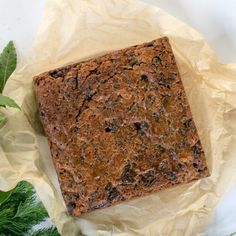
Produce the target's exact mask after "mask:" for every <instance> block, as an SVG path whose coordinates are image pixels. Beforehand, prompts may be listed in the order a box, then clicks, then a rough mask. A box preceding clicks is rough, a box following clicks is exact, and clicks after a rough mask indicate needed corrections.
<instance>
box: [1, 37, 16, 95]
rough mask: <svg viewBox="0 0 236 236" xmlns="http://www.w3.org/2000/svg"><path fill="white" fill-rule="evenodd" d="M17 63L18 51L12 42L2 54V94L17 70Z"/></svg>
mask: <svg viewBox="0 0 236 236" xmlns="http://www.w3.org/2000/svg"><path fill="white" fill-rule="evenodd" d="M16 63H17V58H16V49H15V46H14V44H13V42H12V41H10V42H9V43H8V44H7V46H6V47H5V48H4V49H3V52H2V53H1V54H0V93H2V91H3V88H4V86H5V84H6V82H7V80H8V78H9V77H10V75H11V74H12V72H13V71H14V70H15V68H16Z"/></svg>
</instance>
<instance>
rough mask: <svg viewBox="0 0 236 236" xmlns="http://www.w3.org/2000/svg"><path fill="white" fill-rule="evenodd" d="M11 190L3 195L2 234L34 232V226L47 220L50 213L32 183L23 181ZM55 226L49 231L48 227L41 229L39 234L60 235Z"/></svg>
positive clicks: (10, 235)
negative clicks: (7, 194) (8, 193)
mask: <svg viewBox="0 0 236 236" xmlns="http://www.w3.org/2000/svg"><path fill="white" fill-rule="evenodd" d="M11 191H12V192H11V194H10V195H9V196H6V195H5V192H4V194H3V196H2V197H1V199H2V203H1V204H0V236H1V235H5V236H13V235H14V236H23V235H25V236H27V235H28V236H29V235H31V234H32V227H33V226H34V225H37V224H40V223H41V222H43V221H45V220H46V219H47V218H48V213H47V211H46V209H45V208H44V206H43V204H42V202H40V201H39V200H38V198H37V196H36V193H35V191H34V189H33V186H32V185H31V184H30V183H28V182H26V181H21V182H19V183H18V184H17V186H16V187H15V188H14V189H13V190H11ZM1 193H3V192H1ZM0 196H1V195H0ZM54 228H55V227H54ZM54 228H50V229H48V231H47V229H45V230H40V232H41V234H40V232H38V236H41V235H42V236H44V235H49V236H50V235H51V236H58V235H59V234H58V233H57V230H56V229H54ZM45 232H48V234H46V233H45ZM43 233H44V234H43ZM36 235H37V234H36Z"/></svg>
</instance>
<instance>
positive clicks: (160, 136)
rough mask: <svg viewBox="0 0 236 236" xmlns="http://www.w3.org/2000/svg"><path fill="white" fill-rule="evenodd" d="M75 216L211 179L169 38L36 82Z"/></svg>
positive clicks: (64, 191)
mask: <svg viewBox="0 0 236 236" xmlns="http://www.w3.org/2000/svg"><path fill="white" fill-rule="evenodd" d="M34 89H35V92H36V98H37V101H38V105H39V111H40V118H41V121H42V123H43V126H44V129H45V132H46V134H47V136H48V139H49V143H50V148H51V154H52V158H53V161H54V165H55V167H56V171H57V174H58V179H59V182H60V186H61V190H62V194H63V197H64V200H65V202H66V205H67V208H68V211H69V212H70V214H72V215H74V216H79V215H80V214H82V213H86V212H90V211H92V210H94V209H99V208H104V207H108V206H111V205H114V204H117V203H120V202H123V201H127V200H130V199H133V198H137V197H141V196H145V195H147V194H150V193H153V192H157V191H160V190H163V189H167V188H170V187H171V186H175V185H177V184H180V183H188V182H190V181H192V180H197V179H200V178H203V177H206V176H208V175H209V172H208V169H207V166H206V161H205V157H204V152H203V149H202V146H201V143H200V140H199V137H198V134H197V130H196V127H195V125H194V122H193V119H192V115H191V111H190V107H189V105H188V102H187V99H186V95H185V91H184V87H183V84H182V82H181V79H180V76H179V72H178V68H177V65H176V62H175V58H174V55H173V52H172V49H171V46H170V44H169V41H168V38H166V37H164V38H161V39H157V40H154V41H152V42H149V43H144V44H141V45H138V46H132V47H129V48H126V49H123V50H119V51H115V52H111V53H109V54H106V55H104V56H101V57H98V58H95V59H90V60H88V61H84V62H79V63H77V64H73V65H69V66H66V67H63V68H59V69H55V70H52V71H49V72H46V73H43V74H41V75H39V76H36V77H35V78H34Z"/></svg>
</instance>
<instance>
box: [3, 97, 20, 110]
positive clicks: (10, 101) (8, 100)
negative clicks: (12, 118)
mask: <svg viewBox="0 0 236 236" xmlns="http://www.w3.org/2000/svg"><path fill="white" fill-rule="evenodd" d="M7 106H8V107H14V108H18V109H20V107H19V106H18V105H17V104H16V102H15V101H14V100H13V99H11V98H9V97H7V96H3V95H2V94H0V107H7Z"/></svg>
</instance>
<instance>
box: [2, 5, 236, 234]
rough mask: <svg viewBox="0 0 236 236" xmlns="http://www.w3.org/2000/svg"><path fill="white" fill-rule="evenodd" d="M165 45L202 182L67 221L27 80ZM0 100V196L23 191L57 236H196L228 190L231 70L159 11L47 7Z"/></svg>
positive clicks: (235, 121)
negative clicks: (157, 42) (30, 193)
mask: <svg viewBox="0 0 236 236" xmlns="http://www.w3.org/2000/svg"><path fill="white" fill-rule="evenodd" d="M164 35H166V36H168V37H169V38H170V42H171V45H172V47H173V50H174V54H175V56H176V60H177V64H178V66H179V70H180V74H181V76H182V80H183V83H184V87H185V89H186V92H187V96H188V99H189V102H190V106H191V109H192V112H193V117H194V120H195V122H196V126H197V128H198V131H199V135H200V138H201V140H202V144H203V147H204V150H205V153H206V157H207V161H208V165H209V168H210V170H211V177H209V178H207V179H203V180H200V181H196V182H194V183H191V184H186V185H182V186H179V187H175V188H173V189H170V190H167V191H163V192H161V193H156V194H153V195H151V196H148V197H145V198H142V199H137V200H134V201H130V202H127V203H123V204H120V205H117V206H114V207H110V208H107V209H103V210H97V211H94V212H92V213H89V214H85V215H82V216H81V217H79V218H72V217H70V216H68V214H67V213H66V208H65V205H64V202H63V200H62V196H61V193H60V190H59V185H58V181H57V177H56V174H55V170H54V167H53V165H52V161H51V157H50V152H49V148H48V144H47V139H46V137H44V136H43V133H42V128H41V126H40V123H39V121H38V118H37V117H38V116H37V108H36V104H35V99H34V94H33V91H32V77H33V76H34V75H36V74H38V73H40V72H43V71H46V70H48V69H52V68H54V67H57V66H61V65H65V64H68V63H70V62H76V61H79V60H82V59H85V58H88V57H94V56H97V55H100V54H104V53H106V52H108V51H112V50H115V49H121V48H124V47H127V46H131V45H134V44H139V43H142V42H146V41H150V40H153V39H156V38H158V37H161V36H164ZM5 95H8V96H11V97H12V98H14V99H15V100H16V101H17V102H18V104H20V105H21V106H22V112H19V111H16V110H14V109H10V110H7V112H6V113H7V115H8V116H9V121H8V123H7V124H6V125H5V127H4V128H3V129H1V130H0V144H1V145H0V157H1V158H0V189H1V190H8V189H9V188H12V187H14V185H15V184H16V183H17V182H18V181H19V180H22V179H25V180H28V181H30V182H31V183H32V184H33V185H34V187H35V188H36V190H37V193H38V194H39V196H40V198H41V199H42V201H43V203H44V204H45V206H46V208H47V210H48V211H49V214H50V217H51V218H52V220H53V222H54V223H55V224H56V226H57V227H58V229H59V231H60V232H61V233H62V235H63V236H64V235H68V236H73V235H80V232H82V233H83V234H84V235H105V236H106V235H120V236H121V235H122V236H126V235H147V236H148V235H151V236H156V235H164V236H165V235H168V236H169V235H171V236H172V235H181V236H182V235H191V236H192V235H200V233H202V232H204V230H205V229H206V227H207V224H208V222H209V221H210V219H211V215H212V213H213V209H214V207H215V205H216V203H217V202H218V201H219V200H220V199H222V197H223V196H224V194H225V193H226V191H227V190H228V189H229V187H230V186H231V185H232V183H233V182H234V181H235V180H236V65H222V64H220V63H219V62H218V61H217V59H216V57H215V55H214V53H213V52H212V51H211V49H210V48H209V46H208V45H207V44H206V42H205V40H204V39H203V38H202V36H201V35H200V34H199V33H197V32H196V31H195V30H193V29H191V28H190V27H189V26H187V25H185V24H184V23H182V22H180V21H179V20H177V19H175V18H174V17H172V16H170V15H168V14H166V13H165V12H163V11H162V10H160V9H158V8H155V7H152V6H149V5H146V4H143V3H141V2H137V1H132V0H48V2H47V5H46V9H45V15H44V18H43V22H42V24H41V27H40V29H39V32H38V34H37V36H36V39H35V42H34V44H33V47H32V50H31V51H30V53H29V54H28V56H27V57H26V58H25V59H24V60H23V62H22V63H21V64H20V65H18V68H17V70H16V71H15V73H14V74H13V75H12V77H11V79H10V80H9V82H8V84H7V87H6V89H5Z"/></svg>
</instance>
